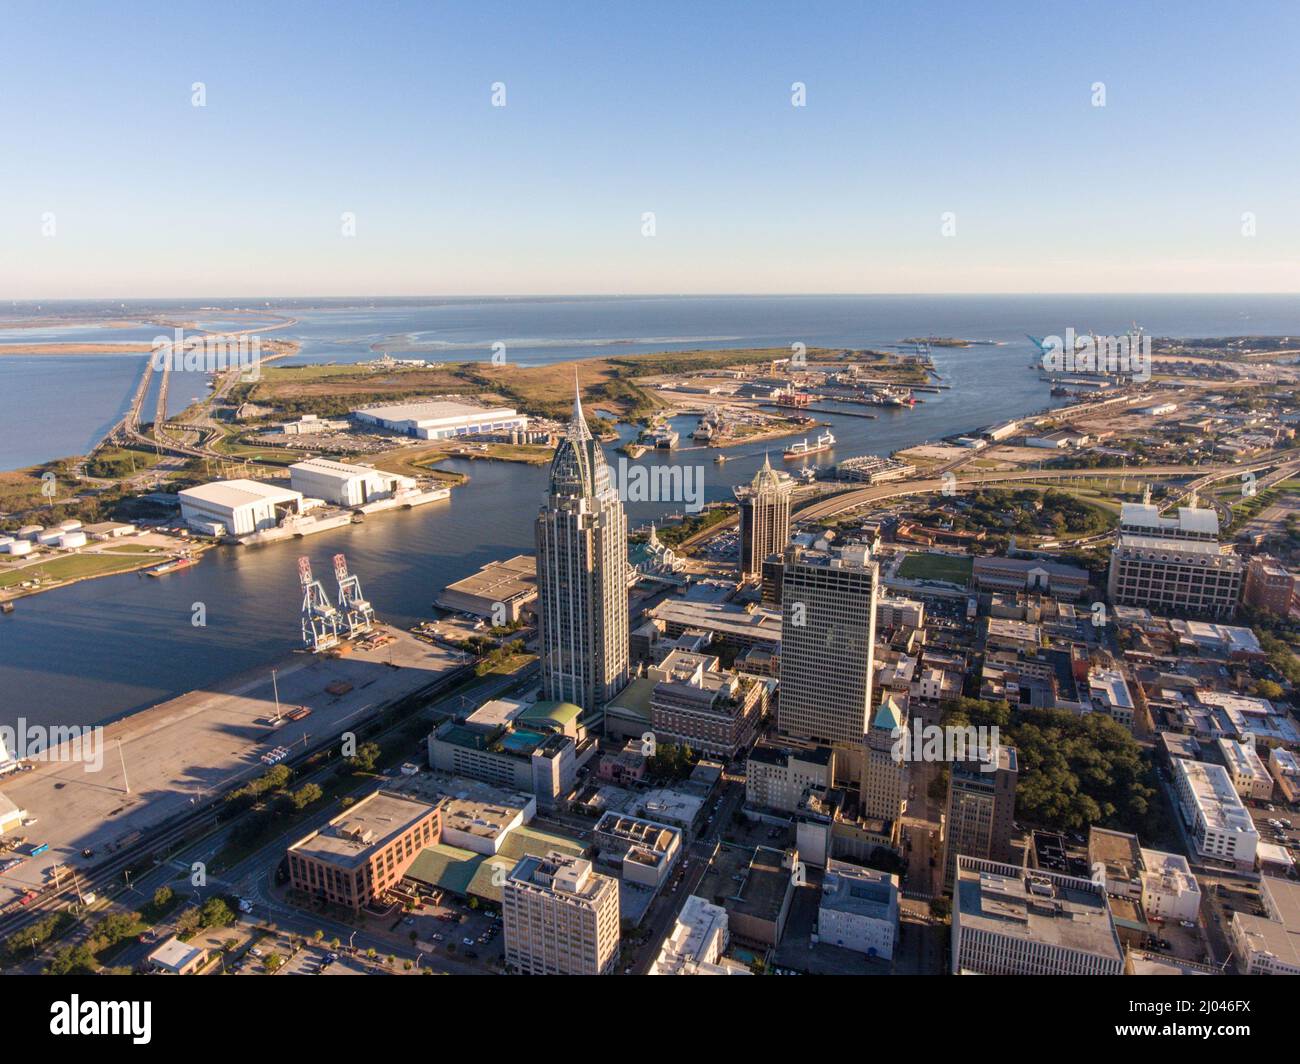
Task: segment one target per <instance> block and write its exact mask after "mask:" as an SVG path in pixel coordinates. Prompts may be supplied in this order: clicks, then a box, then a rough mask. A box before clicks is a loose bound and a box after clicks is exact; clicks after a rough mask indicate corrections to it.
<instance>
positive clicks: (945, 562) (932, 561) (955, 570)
mask: <svg viewBox="0 0 1300 1064" xmlns="http://www.w3.org/2000/svg"><path fill="white" fill-rule="evenodd" d="M974 565H975V563H974V562H973V561H972V560H971V559H970V558H958V557H953V556H952V555H948V554H919V553H916V552H913V553H911V554H909V555H908V556H907V557H906V558H904V559H903V563H902V564H901V565H900V566H899V567H898V575H899V576H900V577H902V578H903V579H904V580H947V581H949V582H950V583H954V584H966V583H969V582H970V576H971V570H972V569H973V568H974Z"/></svg>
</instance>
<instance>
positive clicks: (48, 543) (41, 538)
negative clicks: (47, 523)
mask: <svg viewBox="0 0 1300 1064" xmlns="http://www.w3.org/2000/svg"><path fill="white" fill-rule="evenodd" d="M62 538H63V533H62V532H60V531H59V530H58V529H57V528H52V529H50V530H49V531H48V532H38V533H37V534H36V542H37V543H39V544H40V545H41V546H42V547H57V546H58V545H59V540H61V539H62Z"/></svg>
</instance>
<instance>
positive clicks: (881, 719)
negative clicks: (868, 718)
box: [871, 698, 903, 731]
mask: <svg viewBox="0 0 1300 1064" xmlns="http://www.w3.org/2000/svg"><path fill="white" fill-rule="evenodd" d="M902 723H903V715H902V714H901V713H899V711H898V705H897V703H895V702H894V700H893V699H892V698H886V699H885V700H884V701H883V702H881V703H880V708H879V709H878V710H876V719H875V720H873V721H872V722H871V726H872V727H873V728H879V729H880V730H881V731H893V730H894V729H895V728H897V727H899V726H901V725H902Z"/></svg>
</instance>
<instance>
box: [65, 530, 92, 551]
mask: <svg viewBox="0 0 1300 1064" xmlns="http://www.w3.org/2000/svg"><path fill="white" fill-rule="evenodd" d="M85 545H86V533H84V532H81V531H78V530H77V529H73V530H72V531H70V532H64V533H63V534H62V535H60V536H59V546H60V547H65V548H70V547H84V546H85Z"/></svg>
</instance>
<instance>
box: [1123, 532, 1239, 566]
mask: <svg viewBox="0 0 1300 1064" xmlns="http://www.w3.org/2000/svg"><path fill="white" fill-rule="evenodd" d="M1119 544H1120V546H1124V547H1137V548H1139V549H1142V550H1158V551H1163V552H1164V553H1165V554H1194V555H1200V556H1202V557H1205V558H1220V559H1222V560H1223V561H1224V563H1225V564H1227V563H1231V564H1232V565H1234V566H1237V567H1240V566H1241V559H1240V558H1239V557H1238V556H1237V555H1235V554H1229V553H1225V552H1224V550H1223V548H1221V547H1220V546H1219V544H1218V542H1217V541H1216V540H1212V539H1162V538H1160V537H1159V536H1142V535H1138V534H1136V533H1133V532H1121V533H1120V535H1119Z"/></svg>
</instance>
